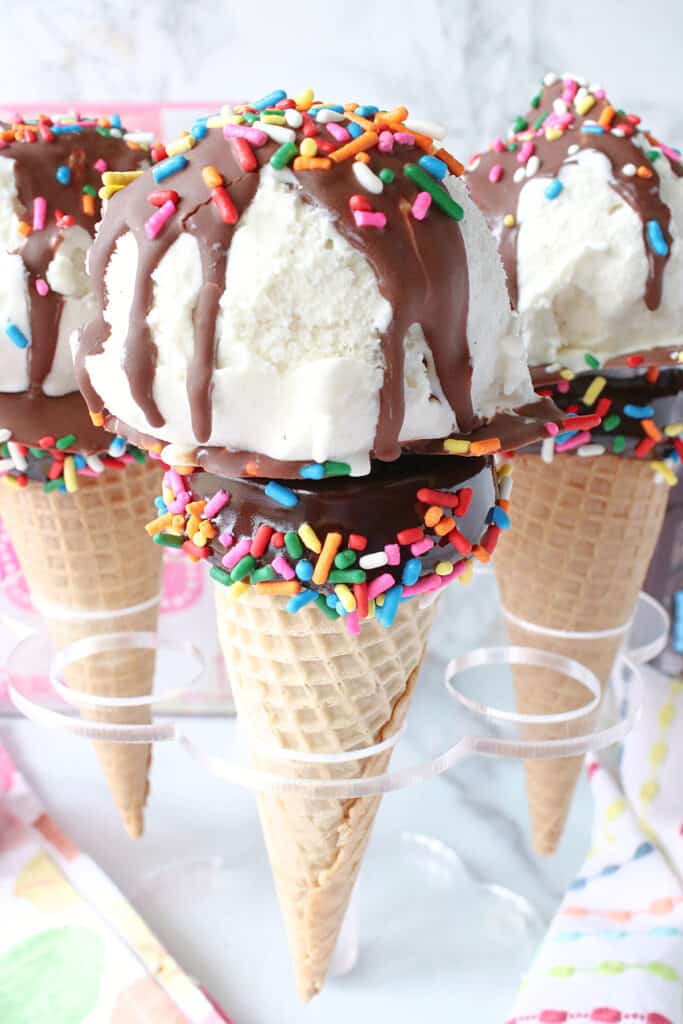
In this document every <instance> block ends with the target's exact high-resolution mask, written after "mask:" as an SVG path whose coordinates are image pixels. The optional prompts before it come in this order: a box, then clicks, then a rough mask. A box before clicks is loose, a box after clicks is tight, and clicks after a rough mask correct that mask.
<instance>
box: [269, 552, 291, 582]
mask: <svg viewBox="0 0 683 1024" xmlns="http://www.w3.org/2000/svg"><path fill="white" fill-rule="evenodd" d="M270 564H271V565H272V567H273V569H275V572H276V573H277V574H278V576H282V578H283V579H285V580H293V579H294V577H295V576H296V573H295V572H294V570H293V569H292V567H291V565H290V564H289V562H288V561H287V559H286V558H284V557H283V555H278V556H277V558H274V559H273V561H272V562H271V563H270Z"/></svg>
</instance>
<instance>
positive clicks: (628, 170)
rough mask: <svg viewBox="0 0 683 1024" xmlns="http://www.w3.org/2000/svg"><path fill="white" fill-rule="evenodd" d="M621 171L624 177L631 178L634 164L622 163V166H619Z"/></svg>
mask: <svg viewBox="0 0 683 1024" xmlns="http://www.w3.org/2000/svg"><path fill="white" fill-rule="evenodd" d="M621 173H622V174H623V175H625V177H627V178H632V177H633V175H634V174H635V173H636V165H635V164H624V166H623V167H622V168H621Z"/></svg>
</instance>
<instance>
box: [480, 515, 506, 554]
mask: <svg viewBox="0 0 683 1024" xmlns="http://www.w3.org/2000/svg"><path fill="white" fill-rule="evenodd" d="M500 533H501V530H500V526H496V525H495V523H492V524H491V525H490V526H489V528H488V530H487V531H486V533H485V534H484V536H483V537H482V538H481V541H480V543H481V546H482V547H483V549H484V551H488V553H489V554H490V555H492V554H493V552H494V551H495V550H496V544H497V543H498V538H499V537H500Z"/></svg>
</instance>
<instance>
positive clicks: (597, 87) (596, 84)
mask: <svg viewBox="0 0 683 1024" xmlns="http://www.w3.org/2000/svg"><path fill="white" fill-rule="evenodd" d="M601 90H602V86H601V85H600V82H592V83H591V86H590V88H589V90H588V91H589V92H592V93H593V95H594V96H595V94H596V92H601Z"/></svg>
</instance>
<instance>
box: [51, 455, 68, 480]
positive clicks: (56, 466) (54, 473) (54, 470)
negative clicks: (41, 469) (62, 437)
mask: <svg viewBox="0 0 683 1024" xmlns="http://www.w3.org/2000/svg"><path fill="white" fill-rule="evenodd" d="M63 468H64V462H63V460H62V459H59V460H55V462H53V463H52V465H51V466H50V468H49V469H48V471H47V476H48V480H57V478H58V477H60V476H61V475H62V469H63Z"/></svg>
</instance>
